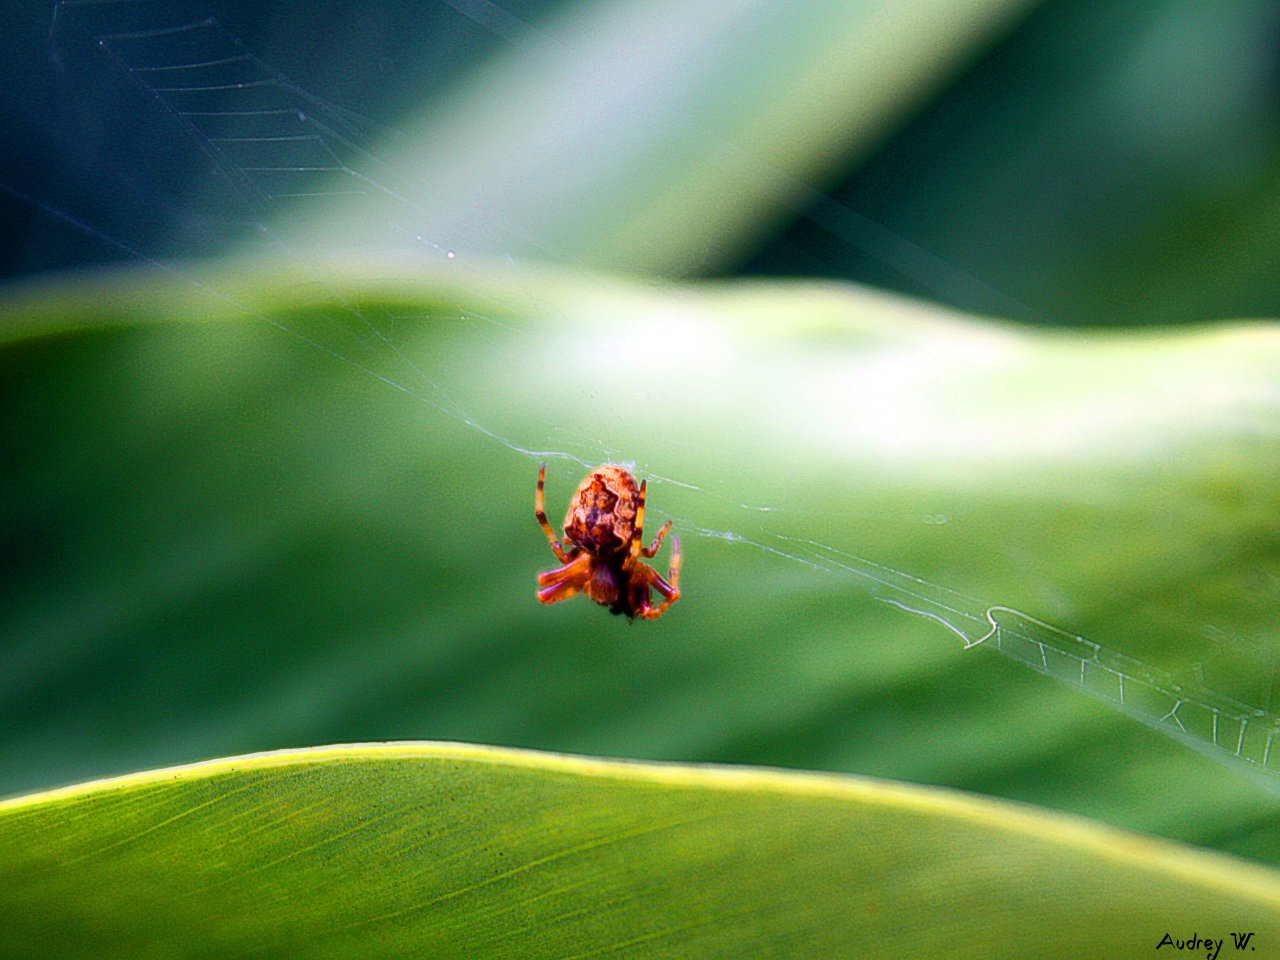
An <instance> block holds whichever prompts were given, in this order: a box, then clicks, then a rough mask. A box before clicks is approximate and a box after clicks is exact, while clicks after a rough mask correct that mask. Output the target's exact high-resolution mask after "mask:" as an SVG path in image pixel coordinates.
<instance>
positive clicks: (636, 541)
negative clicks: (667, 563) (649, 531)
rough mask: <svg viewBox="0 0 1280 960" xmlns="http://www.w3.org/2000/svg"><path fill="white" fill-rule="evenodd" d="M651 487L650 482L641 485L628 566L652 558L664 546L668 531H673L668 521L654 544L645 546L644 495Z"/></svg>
mask: <svg viewBox="0 0 1280 960" xmlns="http://www.w3.org/2000/svg"><path fill="white" fill-rule="evenodd" d="M648 485H649V481H648V480H644V481H641V483H640V502H639V503H638V504H637V505H636V520H635V526H634V527H633V528H632V530H631V543H630V545H629V546H628V548H627V565H628V566H630V565H632V564H634V563H635V561H636V558H637V557H652V556H653V555H654V554H656V553H657V552H658V548H659V547H660V546H662V538H663V537H665V536H666V535H667V531H668V530H670V529H671V521H670V520H668V521H667V522H666V523H664V524H663V525H662V529H661V530H659V531H658V535H657V536H656V537H654V538H653V543H652V544H651V545H650V546H648V547H645V546H644V493H645V488H646V487H647V486H648Z"/></svg>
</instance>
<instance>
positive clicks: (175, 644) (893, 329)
mask: <svg viewBox="0 0 1280 960" xmlns="http://www.w3.org/2000/svg"><path fill="white" fill-rule="evenodd" d="M174 271H175V272H173V273H168V274H162V275H158V276H157V275H154V274H153V275H151V276H149V277H147V276H143V275H137V274H121V275H118V276H116V277H94V278H85V279H81V280H78V281H74V282H73V281H65V282H63V283H62V284H60V285H59V286H57V287H52V288H43V289H42V288H34V287H33V288H30V289H29V290H28V291H26V292H25V293H24V292H22V291H18V290H13V291H11V292H10V294H9V296H8V298H7V300H6V301H5V303H4V305H3V306H2V307H0V313H2V314H3V316H2V318H0V329H4V330H6V331H9V332H10V336H12V337H14V338H15V339H13V340H11V342H10V343H9V344H8V345H7V346H6V348H5V349H4V350H3V351H0V365H2V368H0V383H3V384H4V391H3V394H2V395H0V403H2V406H0V422H2V423H3V424H4V427H5V431H6V435H7V437H8V441H7V445H6V446H7V448H8V449H11V450H16V451H21V455H20V456H14V457H12V458H9V459H8V460H7V461H6V464H5V471H4V473H3V474H2V475H0V476H2V478H3V484H4V485H3V488H0V504H3V507H2V508H0V509H2V510H3V512H2V513H0V538H2V539H3V542H4V543H5V544H6V545H7V547H6V556H7V557H8V558H9V562H10V569H9V570H8V571H7V572H6V576H5V577H3V578H0V658H2V659H0V755H2V756H4V758H5V764H4V766H3V769H2V770H0V776H2V777H3V784H4V789H6V790H9V791H13V790H23V789H36V788H41V787H47V786H49V785H53V784H57V783H67V782H74V781H78V780H83V779H88V778H91V777H95V776H102V775H105V774H111V773H120V772H124V771H128V770H131V769H141V768H146V767H156V766H163V765H168V764H172V763H178V762H187V761H192V760H198V759H201V758H205V757H210V756H223V755H229V754H233V753H241V752H249V751H255V750H265V749H274V748H278V747H280V746H282V745H289V744H296V745H305V744H314V743H332V742H352V741H363V740H385V739H393V738H401V739H415V738H424V737H432V738H442V739H452V740H466V741H475V742H488V743H499V744H504V745H509V746H525V747H534V748H539V749H549V750H562V751H568V752H576V753H590V754H602V755H612V756H621V757H634V758H643V759H654V760H680V761H727V762H734V763H758V764H770V765H778V766H792V767H806V768H810V769H822V770H834V771H848V772H858V773H865V774H874V775H880V776H886V777H891V778H894V779H899V780H908V781H917V782H921V781H922V782H928V783H933V784H938V785H947V786H956V787H963V788H966V789H970V790H974V791H978V792H983V793H988V794H994V795H997V796H1003V797H1007V798H1010V799H1016V800H1022V801H1029V802H1032V803H1037V804H1041V805H1045V806H1050V807H1055V808H1058V809H1063V810H1069V811H1072V812H1075V813H1078V814H1083V815H1086V816H1090V817H1094V818H1097V819H1101V820H1104V821H1106V822H1109V823H1111V824H1113V825H1117V826H1122V827H1128V828H1133V829H1137V830H1141V831H1144V832H1149V833H1154V834H1159V835H1163V836H1166V837H1170V838H1175V839H1181V840H1188V841H1192V842H1197V843H1201V844H1209V845H1213V846H1216V847H1218V848H1220V849H1223V850H1226V851H1229V852H1235V853H1240V854H1246V855H1249V856H1253V857H1256V858H1259V859H1262V860H1265V861H1268V862H1271V863H1276V862H1280V846H1278V841H1277V837H1280V831H1278V830H1277V829H1276V828H1277V826H1280V814H1278V812H1277V806H1276V802H1275V786H1276V776H1275V773H1274V765H1275V763H1276V762H1278V761H1280V752H1278V751H1272V750H1270V749H1269V743H1270V739H1269V737H1270V734H1269V731H1270V730H1271V729H1274V726H1273V723H1274V721H1273V719H1272V713H1273V712H1274V704H1272V703H1271V700H1270V692H1269V691H1270V685H1271V683H1272V680H1273V678H1274V676H1275V662H1276V655H1277V652H1278V650H1280V635H1278V633H1277V630H1278V627H1277V623H1276V620H1275V616H1274V611H1275V609H1276V599H1277V596H1278V594H1280V591H1278V590H1277V585H1280V529H1278V528H1277V517H1280V488H1277V486H1276V484H1275V476H1276V464H1277V462H1280V389H1277V379H1276V371H1277V370H1280V331H1278V330H1277V328H1276V327H1275V326H1274V325H1268V324H1255V325H1248V326H1246V325H1238V326H1223V327H1218V328H1203V329H1197V330H1185V331H1182V332H1179V333H1176V334H1170V333H1155V332H1150V333H1144V334H1129V335H1105V336H1104V335H1085V334H1078V333H1077V334H1071V335H1063V334H1052V333H1047V332H1038V333H1037V332H1026V331H1020V330H1016V329H1013V328H1009V327H1002V326H998V325H993V324H988V323H983V322H981V321H978V320H975V319H972V318H965V317H960V316H957V315H954V314H949V313H946V312H944V311H940V310H937V309H934V308H930V307H927V306H924V305H921V304H919V303H914V302H911V301H906V300H902V299H899V298H894V297H890V296H886V295H882V294H876V293H872V292H868V291H866V290H861V289H858V288H853V287H835V286H823V285H801V284H776V285H773V284H763V283H759V284H749V283H742V284H719V285H712V284H707V285H703V286H698V287H694V286H676V285H672V286H660V285H653V284H641V283H632V282H626V281H622V280H618V279H613V278H609V277H604V276H600V275H586V276H583V275H572V274H555V273H549V272H539V271H535V270H533V269H532V268H529V267H514V266H509V265H503V264H498V265H488V264H477V263H475V262H472V261H468V260H467V259H466V258H465V257H460V258H459V259H458V260H457V261H455V262H453V263H451V264H449V265H446V266H444V267H441V268H439V269H437V271H436V272H430V271H427V270H426V269H424V268H423V266H422V265H421V264H420V263H417V262H395V261H386V262H367V261H339V260H332V259H330V260H326V261H324V262H322V263H319V264H317V263H315V262H312V263H304V262H291V263H272V262H264V261H255V262H252V263H250V262H241V263H235V264H230V265H224V266H222V267H208V268H204V269H202V270H200V271H197V270H195V269H194V268H189V267H182V266H179V267H175V268H174ZM41 332H43V333H53V332H61V333H62V335H61V336H43V337H39V336H36V334H37V333H41ZM543 460H546V461H547V462H548V465H549V466H548V481H547V494H548V508H549V510H550V512H551V513H552V515H553V517H554V516H557V515H559V514H560V512H561V511H563V509H564V507H565V505H566V503H567V500H568V498H569V495H570V493H571V491H572V490H573V488H574V486H575V485H576V484H577V483H578V482H579V480H580V479H581V477H582V475H583V473H584V471H585V468H584V466H583V463H591V464H593V463H598V462H602V461H605V460H634V461H635V462H636V469H637V472H638V473H639V474H640V475H641V476H643V477H646V478H647V479H648V483H649V486H648V491H649V508H650V514H649V517H650V523H651V524H656V523H658V522H661V521H663V520H666V519H672V520H673V521H674V529H675V532H676V533H677V534H678V535H679V536H680V537H681V543H682V548H683V552H684V567H683V581H682V587H683V589H684V598H683V599H682V600H681V601H680V603H679V604H677V605H676V606H675V607H674V608H673V609H672V610H671V611H670V613H669V614H668V615H667V616H666V617H665V618H664V619H663V620H661V621H659V622H658V623H656V624H650V623H636V624H632V625H630V626H628V625H627V624H626V622H625V621H622V620H620V619H619V618H615V617H610V616H609V615H608V614H607V612H606V611H604V610H603V609H601V608H599V607H597V606H595V605H593V604H592V603H590V602H589V601H588V600H586V599H583V598H578V599H575V600H573V601H571V602H568V603H564V604H559V605H556V606H553V607H541V606H540V605H539V604H537V602H536V601H535V599H534V589H535V578H536V574H537V573H538V571H539V570H544V569H547V568H549V567H551V566H552V565H553V558H552V556H551V552H550V551H549V550H548V548H547V544H546V540H545V538H544V537H543V535H542V533H541V532H540V531H539V529H538V527H537V524H536V523H535V521H534V518H533V489H534V483H535V480H536V477H537V472H538V464H539V463H540V462H541V461H543ZM668 549H669V548H667V549H664V550H663V552H662V554H660V556H659V557H658V558H656V560H655V561H654V563H655V565H656V566H657V567H658V568H659V569H660V570H665V569H666V566H667V563H668V558H669V556H670V554H669V552H668ZM989 617H990V618H991V620H992V621H993V622H995V623H996V624H998V625H999V626H1000V631H999V633H998V634H993V635H991V636H989V637H988V639H987V640H985V641H984V642H983V643H981V644H979V645H978V646H977V647H976V648H973V649H969V650H965V649H963V646H964V641H965V640H968V641H977V640H980V639H982V638H983V637H984V636H986V635H987V634H989V633H991V628H990V623H989V620H988V618H989ZM1077 638H1083V640H1080V639H1077ZM997 641H998V642H999V643H1001V644H1003V645H1004V647H1005V652H1006V653H1008V654H1010V656H1009V657H1000V656H997V655H995V653H994V649H995V647H996V644H997ZM1091 645H1096V646H1091ZM1082 652H1084V653H1087V654H1088V655H1089V656H1090V657H1094V654H1096V657H1095V658H1094V659H1090V660H1089V661H1088V662H1087V663H1085V664H1084V669H1082V666H1081V663H1082V661H1080V660H1079V659H1077V660H1072V659H1071V656H1072V655H1074V656H1076V657H1077V658H1079V657H1080V656H1081V654H1082ZM1125 658H1129V659H1125ZM1018 661H1022V662H1018ZM1027 665H1030V666H1032V667H1037V668H1041V667H1043V668H1047V669H1049V670H1050V672H1051V673H1052V674H1053V676H1052V677H1046V676H1044V675H1042V674H1041V673H1039V672H1037V670H1036V669H1028V668H1027ZM1082 673H1084V674H1085V675H1086V677H1085V678H1086V687H1087V690H1088V691H1091V692H1092V693H1095V694H1097V696H1096V697H1094V696H1090V695H1089V693H1088V692H1082V691H1081V690H1080V688H1079V677H1080V676H1081V674H1082ZM1121 678H1124V681H1125V686H1124V692H1123V693H1121V692H1120V689H1119V683H1120V681H1121ZM1064 681H1065V682H1064ZM1153 682H1155V683H1156V684H1157V687H1159V685H1160V684H1163V687H1162V688H1160V689H1157V690H1156V691H1155V692H1153V690H1152V688H1151V686H1150V685H1151V683H1153ZM1175 687H1177V688H1178V689H1180V690H1181V691H1182V693H1183V694H1185V697H1184V698H1183V699H1184V702H1182V703H1181V704H1180V705H1179V704H1175V702H1174V701H1173V700H1171V699H1169V698H1168V696H1167V694H1168V693H1169V691H1172V690H1174V689H1175ZM1161 690H1163V693H1161V692H1160V691H1161ZM1206 690H1207V691H1208V693H1205V691H1206ZM1209 694H1212V695H1213V697H1210V696H1209ZM1121 697H1123V698H1124V707H1125V708H1126V709H1127V710H1129V711H1131V712H1130V713H1126V712H1123V711H1122V710H1121V709H1119V708H1118V705H1117V703H1116V701H1118V700H1119V699H1120V698H1121ZM1214 697H1216V698H1217V699H1214ZM1232 702H1234V703H1235V704H1236V706H1237V707H1239V708H1240V709H1243V710H1245V711H1246V713H1247V716H1248V718H1249V725H1248V728H1247V730H1246V731H1245V733H1246V735H1245V736H1244V737H1240V736H1238V734H1239V732H1240V723H1239V721H1238V719H1233V717H1236V716H1237V715H1238V711H1236V707H1232V706H1231V703H1232ZM1204 703H1210V704H1214V703H1217V704H1218V705H1219V707H1218V709H1219V713H1218V714H1216V715H1215V716H1217V719H1218V723H1217V725H1216V727H1215V726H1214V725H1213V722H1212V720H1213V718H1212V717H1211V716H1210V715H1209V714H1206V713H1205V712H1204V710H1203V709H1202V706H1203V704H1204ZM1197 704H1200V705H1201V706H1197ZM1175 707H1176V710H1177V711H1178V712H1173V709H1172V708H1175ZM1233 711H1236V712H1233ZM1248 711H1255V713H1248ZM1179 723H1182V724H1184V725H1185V726H1186V727H1187V730H1188V734H1187V736H1188V737H1189V738H1190V739H1191V741H1192V742H1193V743H1194V744H1197V745H1199V746H1201V747H1203V748H1204V749H1203V751H1201V750H1194V749H1188V747H1187V745H1186V744H1185V743H1184V742H1183V739H1180V738H1181V737H1183V734H1182V731H1181V729H1180V728H1179V726H1178V724H1179ZM1233 724H1234V726H1233ZM1215 739H1216V741H1217V744H1218V745H1217V747H1213V746H1211V745H1210V744H1211V741H1212V740H1215ZM1237 744H1240V745H1241V747H1242V753H1243V754H1244V759H1243V760H1239V761H1237V759H1236V758H1235V752H1236V748H1237ZM1264 766H1265V767H1266V768H1267V769H1264ZM1242 771H1243V772H1244V773H1245V776H1242V775H1241V772H1242Z"/></svg>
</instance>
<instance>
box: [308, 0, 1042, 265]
mask: <svg viewBox="0 0 1280 960" xmlns="http://www.w3.org/2000/svg"><path fill="white" fill-rule="evenodd" d="M1032 5H1033V4H1031V3H1029V2H1028V0H915V2H913V3H911V4H905V5H903V4H900V5H896V6H895V7H893V8H892V9H891V10H890V9H888V8H885V7H882V6H880V5H879V4H874V3H848V2H846V0H820V2H810V3H806V4H803V5H801V6H779V5H774V4H750V3H746V4H742V3H733V4H726V3H724V2H723V0H679V2H673V0H653V2H649V3H646V4H636V5H609V4H600V5H593V6H592V7H590V8H588V9H582V8H578V7H575V6H565V7H563V8H562V12H561V13H560V14H559V15H558V16H553V17H550V18H547V19H546V20H544V21H543V22H540V23H539V24H538V25H537V26H536V27H533V26H528V25H525V24H523V23H521V22H520V21H518V20H516V19H515V18H504V19H503V21H502V23H501V26H498V27H496V28H495V29H496V30H497V31H498V32H500V33H502V34H503V35H505V36H508V37H509V38H511V39H513V40H517V42H516V43H514V44H512V45H511V46H510V47H508V48H506V49H504V50H503V54H504V55H502V56H499V57H496V58H495V60H494V62H493V63H487V64H484V65H483V68H482V69H477V70H476V71H475V73H474V75H473V76H471V77H470V78H469V80H468V82H467V83H466V84H464V85H462V86H461V88H460V89H458V90H454V91H451V92H450V95H449V96H446V97H441V98H438V99H434V100H431V101H429V102H428V103H427V104H426V105H425V107H424V109H423V110H422V115H421V116H419V117H413V118H409V119H408V120H406V121H405V122H404V123H403V124H402V126H403V128H404V131H403V132H402V133H401V135H400V136H398V137H397V138H395V140H394V141H393V142H391V143H389V144H387V148H388V149H386V150H385V151H383V150H379V151H377V152H378V154H379V164H378V166H377V167H376V168H375V169H374V170H372V171H370V172H372V173H374V174H375V175H376V176H377V178H378V179H379V180H380V181H385V180H387V179H388V176H389V175H391V176H394V177H395V180H394V181H393V182H394V183H395V184H396V186H394V187H393V188H390V189H386V190H383V191H377V192H374V191H370V194H369V195H361V196H358V197H351V198H342V197H336V196H335V197H326V198H325V199H324V200H323V201H320V202H314V203H312V204H311V208H312V209H310V210H309V211H308V215H307V216H305V217H303V218H301V223H302V224H305V226H304V227H302V229H301V230H300V231H297V233H299V234H302V235H303V236H305V237H306V238H307V239H308V240H313V239H314V238H315V237H316V235H317V233H319V234H320V235H322V236H325V237H327V238H329V239H332V240H335V241H336V242H337V243H338V244H340V245H342V246H344V247H346V246H350V245H352V244H353V243H359V242H362V241H363V242H367V243H369V244H376V245H377V246H382V245H384V243H385V234H386V226H387V224H388V223H397V222H400V221H403V220H404V218H405V212H406V211H405V204H404V200H403V196H402V191H403V190H409V191H413V195H414V196H418V193H417V191H419V190H421V196H422V199H421V200H420V202H419V203H417V204H415V207H414V210H413V214H412V222H413V224H414V228H413V229H414V232H415V233H418V234H420V235H423V236H426V237H429V238H432V239H433V240H439V239H440V238H441V237H447V238H448V243H449V245H451V246H456V247H458V248H460V249H470V250H485V251H489V252H491V253H493V254H494V255H495V256H504V255H510V254H512V253H513V252H528V251H531V250H532V251H533V252H535V254H536V255H538V256H545V255H546V251H553V256H554V257H555V258H556V259H557V260H562V261H566V262H571V263H574V264H576V265H589V266H593V267H606V268H619V267H621V268H624V269H627V270H630V271H638V272H649V273H662V272H666V273H679V274H681V275H683V274H687V273H688V272H689V271H690V270H691V269H697V270H715V269H717V268H720V267H723V265H724V264H726V263H729V262H732V261H733V260H734V259H736V258H740V257H741V256H743V255H744V253H745V252H747V251H750V250H751V249H752V248H753V247H754V246H755V245H756V244H757V243H759V242H760V238H761V237H762V236H763V235H765V234H767V232H768V231H769V230H770V229H771V227H772V226H773V225H775V224H776V223H778V222H779V221H782V220H785V219H788V218H790V217H791V216H793V215H794V212H795V211H796V210H803V209H806V208H807V207H808V206H809V205H811V204H812V203H813V200H814V197H813V193H814V189H815V187H816V186H817V185H819V184H822V183H824V182H826V181H828V180H830V179H831V178H833V177H837V176H839V175H840V169H839V168H840V165H841V164H848V163H850V162H852V161H853V159H854V158H856V157H857V156H860V155H865V154H866V153H868V152H869V151H870V150H871V149H872V148H874V147H875V146H876V145H877V143H878V142H879V141H880V140H881V139H882V138H884V137H885V136H886V133H887V131H888V130H890V129H892V128H893V127H894V125H895V124H898V123H900V122H902V120H903V119H904V118H905V117H907V116H909V115H910V114H911V112H912V110H913V109H914V108H915V107H916V106H917V105H918V104H919V103H920V101H921V100H923V99H925V97H927V96H928V95H929V94H931V93H933V92H935V91H936V89H937V88H938V87H939V86H941V85H942V84H943V83H944V82H945V81H946V80H947V79H948V78H949V77H951V76H952V75H954V74H956V73H958V72H960V70H962V69H963V67H964V66H965V65H966V64H967V63H968V61H969V60H971V59H972V58H973V57H974V56H975V55H976V54H977V52H978V51H980V50H982V49H983V47H984V46H986V45H987V44H989V43H991V42H992V38H993V37H995V36H998V35H999V34H1000V33H1001V32H1002V31H1004V30H1005V29H1007V26H1008V24H1009V22H1010V21H1012V20H1014V19H1015V18H1016V17H1017V16H1018V15H1019V14H1020V13H1022V12H1023V11H1024V10H1025V9H1026V8H1027V7H1029V6H1032ZM481 22H485V21H484V20H483V19H482V18H481ZM620 63H624V64H625V67H622V68H619V64H620ZM401 183H403V184H406V185H407V186H406V187H401V186H400V185H399V184H401ZM419 185H421V186H419ZM495 212H497V213H498V215H497V216H495ZM531 238H534V239H532V241H531ZM531 244H532V245H531Z"/></svg>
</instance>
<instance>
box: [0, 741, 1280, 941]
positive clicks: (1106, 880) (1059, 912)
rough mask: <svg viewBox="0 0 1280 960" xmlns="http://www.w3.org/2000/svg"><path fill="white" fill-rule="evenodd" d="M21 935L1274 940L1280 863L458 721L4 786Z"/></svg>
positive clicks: (1279, 918)
mask: <svg viewBox="0 0 1280 960" xmlns="http://www.w3.org/2000/svg"><path fill="white" fill-rule="evenodd" d="M0 916H3V917H4V918H5V937H4V943H3V945H2V946H0V952H3V953H4V954H5V955H6V956H14V957H35V956H41V955H51V954H50V947H51V945H53V944H56V949H55V951H54V952H55V953H56V955H57V956H58V957H63V958H72V957H80V956H84V957H130V958H134V957H143V956H172V957H211V958H212V957H242V956H288V957H297V958H320V957H342V958H366V957H400V956H431V957H438V958H445V957H458V958H467V960H478V958H482V957H521V958H537V957H557V958H564V957H593V956H614V955H617V956H627V957H743V956H753V957H764V956H768V957H797V958H799V957H806V958H807V957H833V958H834V957H863V956H868V955H880V956H904V957H929V956H948V957H1003V958H1015V957H1029V958H1030V957H1034V958H1037V960H1049V958H1055V957H1062V958H1068V957H1079V956H1080V955H1081V954H1082V953H1087V954H1088V955H1090V956H1099V957H1132V956H1143V955H1146V954H1147V953H1151V952H1153V951H1154V950H1155V949H1156V947H1157V945H1158V943H1159V942H1160V941H1161V939H1162V938H1163V937H1164V936H1165V935H1166V934H1171V935H1172V936H1173V937H1176V938H1178V939H1184V938H1186V937H1188V936H1190V935H1191V934H1192V932H1193V931H1195V932H1196V933H1197V934H1198V935H1199V936H1202V937H1213V938H1227V939H1228V942H1230V933H1231V932H1232V931H1240V932H1243V931H1250V932H1252V933H1253V934H1254V945H1255V946H1256V947H1257V948H1259V949H1261V950H1267V949H1269V947H1270V945H1272V944H1274V943H1276V942H1277V941H1278V940H1280V880H1277V878H1276V876H1275V875H1274V874H1272V873H1270V872H1269V871H1264V870H1261V869H1259V868H1256V867H1251V866H1248V865H1246V864H1243V863H1240V862H1237V861H1234V860H1231V859H1229V858H1226V857H1222V856H1217V855H1210V854H1206V853H1202V852H1197V851H1194V850H1190V849H1187V848H1183V847H1179V846H1176V845H1173V844H1168V843H1161V842H1155V841H1151V840H1145V839H1142V838H1139V837H1135V836H1131V835H1126V834H1123V833H1120V832H1118V831H1114V830H1110V829H1107V828H1103V827H1099V826H1095V825H1091V824H1088V823H1085V822H1081V821H1078V820H1075V819H1072V818H1067V817H1063V816H1058V815H1053V816H1051V815H1048V814H1043V813H1038V812H1036V811H1034V810H1029V809H1025V808H1021V807H1018V806H1015V805H1011V804H1007V803H999V802H994V801H987V800H980V799H976V798H973V797H968V796H964V795H962V794H956V793H952V792H950V791H943V790H931V789H924V788H919V787H906V786H897V785H894V784H888V783H882V782H877V781H874V780H864V779H858V778H837V777H823V776H814V775H802V774H787V773H782V772H778V771H770V770H745V769H731V768H714V767H703V768H698V767H677V766H648V765H639V764H629V763H616V762H606V761H601V760H589V759H581V758H574V757H564V756H555V755H548V754H537V753H525V752H518V751H509V750H498V749H492V748H486V747H476V746H468V745H460V744H443V743H440V744H434V743H419V744H413V743H405V744H385V745H365V746H354V747H322V748H317V749H313V750H298V751H281V752H278V753H269V754H259V755H256V756H249V757H237V758H232V759H229V760H219V761H214V762H211V763H204V764H198V765H195V766H191V767H184V768H174V769H167V770H157V771H151V772H149V773H143V774H136V775H133V776H128V777H123V778H120V779H118V780H108V781H100V782H97V783H90V784H85V785H83V786H79V787H72V788H69V789H65V790H57V791H52V792H50V793H46V794H36V795H34V796H30V797H23V798H19V799H17V800H11V801H8V802H7V803H4V804H0Z"/></svg>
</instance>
